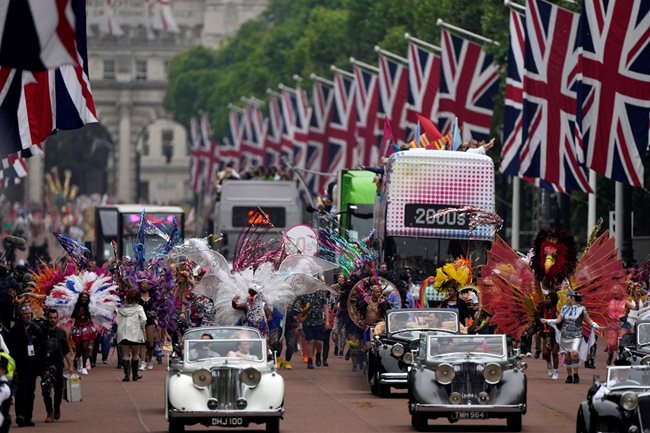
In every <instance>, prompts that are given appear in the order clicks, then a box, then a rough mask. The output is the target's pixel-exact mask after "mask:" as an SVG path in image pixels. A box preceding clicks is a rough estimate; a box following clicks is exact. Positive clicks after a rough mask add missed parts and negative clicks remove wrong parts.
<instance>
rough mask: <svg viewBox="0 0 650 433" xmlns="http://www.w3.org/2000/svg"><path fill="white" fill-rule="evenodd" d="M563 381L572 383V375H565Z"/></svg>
mask: <svg viewBox="0 0 650 433" xmlns="http://www.w3.org/2000/svg"><path fill="white" fill-rule="evenodd" d="M564 383H573V376H571V375H569V376H567V378H566V380H565V381H564Z"/></svg>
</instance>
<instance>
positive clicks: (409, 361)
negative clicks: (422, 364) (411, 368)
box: [402, 352, 413, 365]
mask: <svg viewBox="0 0 650 433" xmlns="http://www.w3.org/2000/svg"><path fill="white" fill-rule="evenodd" d="M402 362H403V363H404V364H407V365H411V364H413V354H412V353H411V352H406V353H405V354H404V356H403V357H402Z"/></svg>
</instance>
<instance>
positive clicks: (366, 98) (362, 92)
mask: <svg viewBox="0 0 650 433" xmlns="http://www.w3.org/2000/svg"><path fill="white" fill-rule="evenodd" d="M352 72H353V73H354V77H355V82H356V86H355V87H356V105H357V139H358V140H359V142H358V144H357V146H358V148H359V151H360V154H362V156H361V157H360V158H359V157H358V160H359V161H361V163H362V164H363V165H370V164H373V163H376V162H377V160H378V158H379V141H378V139H377V137H378V135H379V134H380V131H379V125H378V124H377V123H378V121H377V110H378V109H379V77H378V75H377V74H376V73H375V72H373V71H371V70H369V69H366V68H363V67H361V66H359V65H354V67H353V68H352Z"/></svg>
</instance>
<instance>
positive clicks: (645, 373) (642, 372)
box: [607, 365, 650, 388]
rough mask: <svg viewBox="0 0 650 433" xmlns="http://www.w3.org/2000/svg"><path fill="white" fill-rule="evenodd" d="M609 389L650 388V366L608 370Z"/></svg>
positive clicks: (610, 368) (611, 368) (609, 368)
mask: <svg viewBox="0 0 650 433" xmlns="http://www.w3.org/2000/svg"><path fill="white" fill-rule="evenodd" d="M607 387H608V388H650V366H647V365H644V366H620V367H608V368H607Z"/></svg>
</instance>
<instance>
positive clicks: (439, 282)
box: [433, 257, 472, 290]
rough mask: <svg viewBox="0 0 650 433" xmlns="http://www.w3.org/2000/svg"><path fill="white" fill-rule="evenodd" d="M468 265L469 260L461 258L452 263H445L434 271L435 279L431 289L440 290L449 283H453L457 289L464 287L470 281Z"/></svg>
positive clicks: (470, 273)
mask: <svg viewBox="0 0 650 433" xmlns="http://www.w3.org/2000/svg"><path fill="white" fill-rule="evenodd" d="M470 265H471V262H470V260H469V259H466V258H464V257H462V258H459V259H457V260H455V261H454V262H453V263H447V264H446V265H444V266H443V267H441V268H438V269H436V279H435V282H434V283H433V287H435V288H436V289H438V290H440V289H442V288H443V287H445V286H446V285H447V284H448V283H449V282H451V281H455V282H456V283H457V284H458V286H459V287H463V286H466V285H467V284H469V283H470V282H471V281H472V271H471V268H470Z"/></svg>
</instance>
